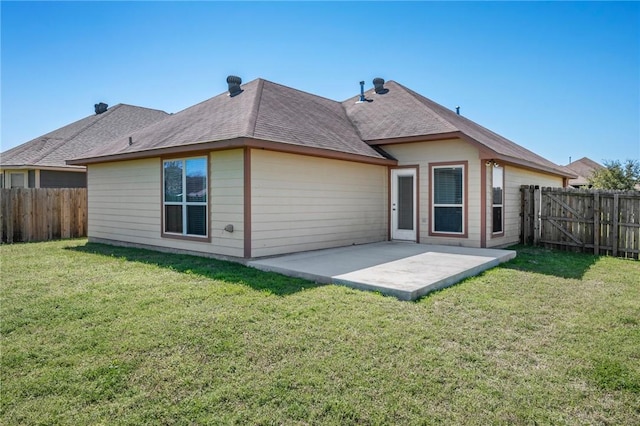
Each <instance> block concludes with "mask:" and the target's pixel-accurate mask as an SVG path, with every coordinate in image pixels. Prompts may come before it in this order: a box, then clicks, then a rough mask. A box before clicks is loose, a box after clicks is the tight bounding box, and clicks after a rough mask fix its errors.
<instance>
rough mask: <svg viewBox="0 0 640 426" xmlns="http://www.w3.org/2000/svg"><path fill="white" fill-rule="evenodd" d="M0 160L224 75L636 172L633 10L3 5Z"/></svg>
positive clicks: (176, 107)
mask: <svg viewBox="0 0 640 426" xmlns="http://www.w3.org/2000/svg"><path fill="white" fill-rule="evenodd" d="M0 4H1V6H0V7H1V19H2V22H1V24H2V30H1V35H2V39H1V48H2V57H1V59H2V64H1V72H2V74H1V83H2V87H1V90H2V92H1V115H2V117H1V124H2V130H1V138H0V144H1V150H2V151H5V150H7V149H9V148H11V147H13V146H15V145H19V144H21V143H24V142H26V141H28V140H30V139H32V138H35V137H37V136H40V135H42V134H45V133H47V132H49V131H51V130H54V129H57V128H59V127H61V126H64V125H66V124H69V123H71V122H73V121H76V120H78V119H80V118H83V117H85V116H87V115H91V114H93V105H94V104H95V103H98V102H105V103H107V104H109V105H115V104H118V103H127V104H132V105H139V106H145V107H149V108H157V109H162V110H164V111H167V112H178V111H180V110H182V109H184V108H186V107H188V106H191V105H193V104H195V103H198V102H200V101H203V100H205V99H208V98H210V97H213V96H215V95H218V94H220V93H222V92H224V91H225V90H226V88H227V86H226V82H225V79H226V77H227V75H230V74H235V75H239V76H241V77H242V79H243V81H244V82H248V81H250V80H253V79H254V78H258V77H261V78H265V79H267V80H270V81H274V82H277V83H281V84H284V85H286V86H290V87H294V88H297V89H300V90H304V91H307V92H310V93H314V94H317V95H320V96H324V97H327V98H330V99H334V100H344V99H346V98H348V97H350V96H353V95H356V94H357V93H358V92H359V87H360V86H359V83H358V82H359V81H361V80H365V81H366V87H367V88H369V87H371V86H372V84H371V80H372V79H373V78H374V77H382V78H384V79H386V80H395V81H397V82H399V83H402V84H403V85H405V86H407V87H409V88H411V89H413V90H415V91H417V92H418V93H421V94H422V95H424V96H426V97H428V98H430V99H432V100H434V101H436V102H438V103H440V104H442V105H444V106H446V107H449V108H451V109H455V107H456V106H457V105H460V106H461V113H462V114H463V115H465V116H467V117H468V118H470V119H472V120H474V121H476V122H478V123H480V124H482V125H483V126H485V127H488V128H489V129H491V130H493V131H495V132H497V133H499V134H501V135H503V136H505V137H507V138H509V139H511V140H513V141H514V142H516V143H519V144H520V145H523V146H525V147H526V148H528V149H530V150H532V151H534V152H536V153H538V154H540V155H542V156H544V157H546V158H548V159H550V160H551V161H554V162H556V163H558V164H566V163H568V161H569V157H572V158H573V160H576V159H579V158H581V157H583V156H586V157H589V158H591V159H593V160H595V161H598V162H602V161H603V160H616V159H617V160H625V159H640V4H639V3H634V2H619V3H615V2H603V3H600V2H557V3H549V2H540V3H520V2H472V3H467V2H443V3H439V2H407V3H404V2H373V3H369V2H353V3H338V2H325V3H312V2H281V3H274V2H259V3H250V2H233V3H226V2H6V1H2V2H1V3H0Z"/></svg>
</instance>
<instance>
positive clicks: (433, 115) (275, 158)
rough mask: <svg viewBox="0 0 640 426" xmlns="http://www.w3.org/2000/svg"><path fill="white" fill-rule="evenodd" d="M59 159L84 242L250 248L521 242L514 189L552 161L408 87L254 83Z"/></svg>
mask: <svg viewBox="0 0 640 426" xmlns="http://www.w3.org/2000/svg"><path fill="white" fill-rule="evenodd" d="M227 82H228V83H229V92H228V93H223V94H220V95H218V96H215V97H213V98H211V99H208V100H206V101H204V102H201V103H199V104H197V105H194V106H192V107H189V108H187V109H185V110H183V111H181V112H178V113H176V114H173V115H171V116H169V117H167V118H165V119H164V120H162V121H159V122H157V123H154V124H152V125H150V126H148V127H146V128H144V129H141V130H138V131H135V132H131V133H129V134H127V135H125V136H122V137H120V138H117V139H115V140H113V141H111V142H109V143H103V144H101V145H100V146H99V147H97V148H96V149H94V150H93V151H91V152H89V153H86V154H85V155H83V156H81V158H76V159H73V160H71V161H68V163H69V164H71V165H75V166H86V167H87V169H88V187H89V225H88V226H89V232H88V234H89V239H90V241H96V242H103V243H110V244H120V245H132V246H138V247H147V248H154V249H160V250H168V251H180V252H189V253H195V254H204V255H211V256H230V257H234V258H256V257H263V256H272V255H278V254H284V253H292V252H300V251H307V250H315V249H323V248H329V247H338V246H347V245H352V244H363V243H370V242H376V241H384V240H403V241H410V242H418V243H427V244H431V243H433V244H449V245H458V246H467V247H497V246H505V245H508V244H512V243H515V242H517V241H518V240H519V233H520V231H519V227H520V216H519V215H520V192H519V188H520V185H523V184H534V185H543V186H556V187H560V186H566V184H567V181H568V179H570V178H573V177H575V176H574V175H573V174H572V173H571V172H570V171H569V170H567V169H565V168H564V167H562V166H558V165H556V164H553V163H552V162H550V161H548V160H546V159H544V158H542V157H540V156H538V155H536V154H534V153H533V152H531V151H529V150H527V149H525V148H523V147H521V146H519V145H517V144H515V143H513V142H511V141H509V140H508V139H506V138H504V137H502V136H500V135H498V134H496V133H494V132H492V131H490V130H488V129H486V128H484V127H482V126H480V125H478V124H476V123H474V122H473V121H471V120H469V119H467V118H465V117H463V116H461V115H458V114H456V113H455V112H453V111H451V110H449V109H447V108H445V107H443V106H441V105H438V104H437V103H435V102H433V101H431V100H429V99H427V98H425V97H424V96H422V95H420V94H418V93H416V92H413V91H412V90H410V89H408V88H406V87H404V86H403V85H401V84H399V83H396V82H393V81H389V82H387V83H384V80H382V79H375V80H374V85H375V87H374V88H373V89H370V90H368V91H366V92H365V91H364V87H363V86H364V82H361V94H360V95H358V96H355V97H353V98H350V99H347V100H345V101H344V102H337V101H333V100H330V99H326V98H323V97H320V96H316V95H313V94H309V93H305V92H302V91H300V90H296V89H293V88H290V87H286V86H283V85H280V84H276V83H272V82H270V81H267V80H263V79H256V80H253V81H251V82H249V83H247V84H244V85H241V80H240V78H237V77H233V76H230V77H229V78H228V79H227Z"/></svg>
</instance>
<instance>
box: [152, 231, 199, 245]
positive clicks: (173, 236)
mask: <svg viewBox="0 0 640 426" xmlns="http://www.w3.org/2000/svg"><path fill="white" fill-rule="evenodd" d="M160 236H161V237H162V238H167V239H171V240H182V241H193V242H196V243H210V242H211V237H209V236H207V237H196V236H192V235H179V234H167V233H164V232H163V233H161V234H160Z"/></svg>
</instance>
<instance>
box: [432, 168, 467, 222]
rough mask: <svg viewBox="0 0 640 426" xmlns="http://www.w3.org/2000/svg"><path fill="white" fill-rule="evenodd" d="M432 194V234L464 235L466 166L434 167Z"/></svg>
mask: <svg viewBox="0 0 640 426" xmlns="http://www.w3.org/2000/svg"><path fill="white" fill-rule="evenodd" d="M431 194H432V197H433V198H432V200H431V205H432V211H431V215H432V221H431V226H432V227H433V229H432V232H434V233H437V232H439V233H443V234H464V165H455V166H434V167H433V169H432V176H431Z"/></svg>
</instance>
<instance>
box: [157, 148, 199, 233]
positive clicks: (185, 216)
mask: <svg viewBox="0 0 640 426" xmlns="http://www.w3.org/2000/svg"><path fill="white" fill-rule="evenodd" d="M162 170H163V182H164V183H163V186H164V188H163V197H164V199H163V215H164V230H163V231H164V233H166V234H176V235H183V236H194V237H206V236H207V234H208V232H207V229H208V227H207V210H208V208H207V188H208V185H207V158H206V157H196V158H185V159H175V160H173V159H172V160H165V161H164V162H163V167H162Z"/></svg>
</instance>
